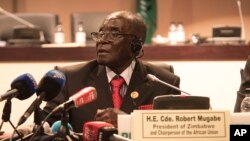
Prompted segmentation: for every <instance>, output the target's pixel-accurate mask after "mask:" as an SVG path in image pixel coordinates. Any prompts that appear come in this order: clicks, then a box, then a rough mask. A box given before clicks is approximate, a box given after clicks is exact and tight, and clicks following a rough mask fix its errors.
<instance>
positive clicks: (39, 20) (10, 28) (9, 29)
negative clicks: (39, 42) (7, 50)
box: [0, 13, 59, 43]
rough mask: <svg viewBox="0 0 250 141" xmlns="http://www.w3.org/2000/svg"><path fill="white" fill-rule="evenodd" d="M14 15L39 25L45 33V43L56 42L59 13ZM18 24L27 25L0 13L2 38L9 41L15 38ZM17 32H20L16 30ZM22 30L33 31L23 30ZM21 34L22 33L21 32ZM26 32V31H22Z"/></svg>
mask: <svg viewBox="0 0 250 141" xmlns="http://www.w3.org/2000/svg"><path fill="white" fill-rule="evenodd" d="M14 15H16V16H18V17H20V18H22V19H24V20H26V21H28V22H30V23H32V24H33V25H35V26H36V27H38V28H39V29H40V30H41V31H42V32H43V34H44V38H45V43H53V42H54V32H55V27H56V25H57V24H58V22H59V17H58V15H57V14H52V13H14ZM18 26H25V25H24V24H22V23H20V22H18V21H16V20H15V19H13V18H11V17H8V16H6V15H0V39H1V40H4V41H8V40H10V39H14V35H13V32H14V29H15V27H18ZM15 32H18V30H17V31H15ZM22 32H32V30H31V31H22ZM20 34H21V33H20ZM22 34H25V33H22Z"/></svg>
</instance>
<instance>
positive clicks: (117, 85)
mask: <svg viewBox="0 0 250 141" xmlns="http://www.w3.org/2000/svg"><path fill="white" fill-rule="evenodd" d="M110 83H111V86H112V98H113V104H114V107H115V108H117V109H119V108H120V106H121V104H122V96H121V94H120V89H121V86H122V84H123V83H124V79H123V78H122V77H114V78H113V79H112V80H111V82H110Z"/></svg>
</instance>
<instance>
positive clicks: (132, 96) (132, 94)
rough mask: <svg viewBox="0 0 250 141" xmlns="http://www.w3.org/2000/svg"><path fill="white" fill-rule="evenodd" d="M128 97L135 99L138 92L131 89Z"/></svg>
mask: <svg viewBox="0 0 250 141" xmlns="http://www.w3.org/2000/svg"><path fill="white" fill-rule="evenodd" d="M130 97H131V98H132V99H136V98H138V97H139V93H138V92H137V91H133V92H132V93H131V94H130Z"/></svg>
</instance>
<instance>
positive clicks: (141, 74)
mask: <svg viewBox="0 0 250 141" xmlns="http://www.w3.org/2000/svg"><path fill="white" fill-rule="evenodd" d="M146 76H147V70H146V68H145V67H144V66H143V64H142V62H140V61H137V63H136V66H135V69H134V71H133V74H132V76H131V80H130V84H129V86H128V89H127V93H126V95H125V97H124V99H123V104H122V106H121V110H124V111H125V112H127V113H130V112H132V111H133V109H137V108H138V106H140V105H142V104H144V103H143V102H144V101H145V100H147V99H148V98H149V96H150V89H151V85H150V81H148V79H147V77H146ZM132 92H137V93H138V97H137V98H132V97H131V93H132ZM147 101H148V100H147Z"/></svg>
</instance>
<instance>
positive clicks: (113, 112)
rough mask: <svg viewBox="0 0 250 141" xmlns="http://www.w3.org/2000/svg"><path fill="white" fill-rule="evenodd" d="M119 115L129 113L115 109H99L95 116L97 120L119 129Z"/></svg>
mask: <svg viewBox="0 0 250 141" xmlns="http://www.w3.org/2000/svg"><path fill="white" fill-rule="evenodd" d="M118 114H127V113H125V112H123V111H121V110H119V109H114V108H107V109H98V110H97V112H96V115H95V120H97V121H105V122H108V123H111V124H113V125H114V126H115V127H117V115H118Z"/></svg>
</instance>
